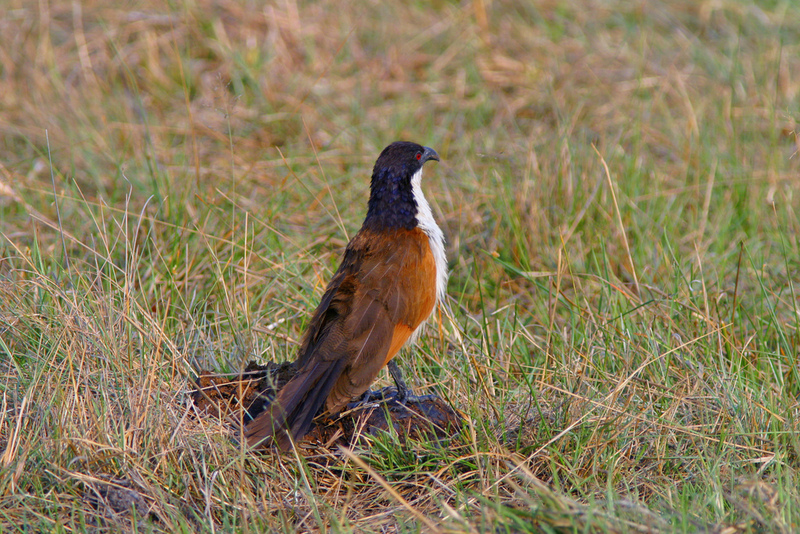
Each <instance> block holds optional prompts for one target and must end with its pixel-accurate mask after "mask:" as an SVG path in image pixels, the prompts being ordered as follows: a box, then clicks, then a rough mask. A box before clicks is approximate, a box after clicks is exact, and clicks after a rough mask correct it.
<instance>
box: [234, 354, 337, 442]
mask: <svg viewBox="0 0 800 534" xmlns="http://www.w3.org/2000/svg"><path fill="white" fill-rule="evenodd" d="M343 367H344V362H343V361H342V359H337V360H334V361H330V362H314V363H312V364H311V365H306V366H305V367H304V368H303V369H301V370H300V372H299V373H298V374H297V375H296V376H295V377H294V378H292V379H291V380H290V381H289V382H288V383H287V384H286V385H285V386H283V389H281V390H280V392H279V393H278V396H277V397H276V398H275V400H274V401H273V402H272V404H271V405H270V407H269V409H268V410H266V411H265V412H263V413H261V414H260V415H258V416H257V417H256V418H255V419H253V420H252V421H250V423H249V424H248V425H247V427H246V428H245V431H244V437H245V438H246V439H247V443H248V445H250V446H251V447H256V446H259V445H262V444H263V445H267V444H268V443H269V440H270V439H271V440H272V441H273V442H274V443H276V444H277V445H278V447H279V448H280V449H281V450H283V451H287V450H289V449H290V448H291V446H292V440H294V441H297V440H299V439H301V438H302V437H303V436H305V435H306V434H307V433H308V431H309V430H310V429H311V422H312V421H313V420H314V417H315V416H316V415H317V412H319V410H320V408H322V405H323V404H324V403H325V400H326V399H327V398H328V395H329V394H330V392H331V389H333V386H334V384H336V381H337V380H338V379H339V377H340V376H341V374H342V369H343ZM290 435H291V439H290Z"/></svg>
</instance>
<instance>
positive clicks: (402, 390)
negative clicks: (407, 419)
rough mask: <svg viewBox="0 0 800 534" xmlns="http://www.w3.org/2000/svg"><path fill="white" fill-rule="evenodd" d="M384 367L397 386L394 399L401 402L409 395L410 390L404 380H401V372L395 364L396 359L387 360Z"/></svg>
mask: <svg viewBox="0 0 800 534" xmlns="http://www.w3.org/2000/svg"><path fill="white" fill-rule="evenodd" d="M386 368H387V369H389V374H390V375H392V380H394V385H395V386H397V396H396V397H395V399H396V400H397V402H399V403H401V404H402V403H404V402H405V401H406V399H407V398H408V397H409V394H410V393H411V390H410V389H409V387H408V385H406V381H405V380H403V373H401V372H400V368H399V367H398V366H397V362H396V361H394V360H389V363H387V364H386Z"/></svg>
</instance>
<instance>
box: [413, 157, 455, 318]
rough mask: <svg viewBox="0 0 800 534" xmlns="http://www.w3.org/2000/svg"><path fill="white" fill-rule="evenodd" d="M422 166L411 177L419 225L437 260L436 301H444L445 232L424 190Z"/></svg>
mask: <svg viewBox="0 0 800 534" xmlns="http://www.w3.org/2000/svg"><path fill="white" fill-rule="evenodd" d="M421 184H422V168H420V169H419V170H418V171H417V172H416V173H414V176H412V177H411V190H412V192H413V194H414V200H415V201H416V203H417V226H418V228H419V229H420V230H422V231H423V232H425V235H427V236H428V240H429V241H430V245H431V251H432V252H433V259H434V260H435V261H436V302H437V303H438V302H442V301H444V296H445V293H446V291H447V256H445V253H444V234H443V233H442V229H441V228H439V225H438V224H436V221H435V220H434V218H433V213H431V206H430V204H428V200H427V199H426V198H425V194H424V193H423V192H422V185H421Z"/></svg>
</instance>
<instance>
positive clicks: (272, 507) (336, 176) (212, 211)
mask: <svg viewBox="0 0 800 534" xmlns="http://www.w3.org/2000/svg"><path fill="white" fill-rule="evenodd" d="M34 4H35V5H34ZM798 42H800V9H798V7H796V6H795V3H794V2H789V1H770V2H767V1H764V2H760V3H747V2H738V1H733V0H722V1H720V2H712V3H708V2H706V3H697V2H689V1H678V2H638V3H631V2H620V1H614V0H609V1H603V2H600V1H590V0H582V1H579V2H572V3H570V2H553V1H542V2H525V1H521V0H509V1H502V2H499V1H497V2H486V1H483V2H474V3H461V4H459V3H452V2H433V3H431V4H425V3H414V4H411V5H405V4H403V3H389V4H387V3H375V2H358V3H356V4H351V5H349V6H348V7H347V8H343V7H342V5H341V4H340V3H337V2H330V1H327V2H325V1H323V2H308V3H297V2H292V1H289V2H279V3H277V4H274V5H273V4H269V5H261V4H260V3H248V2H234V1H232V0H224V1H217V2H177V3H172V4H171V5H167V6H165V5H164V4H163V3H157V2H150V1H147V0H145V1H143V2H139V3H138V4H137V5H136V6H130V9H128V10H125V9H122V8H116V7H109V6H108V5H107V3H105V2H99V1H95V0H86V1H84V2H79V3H75V2H51V3H30V2H23V1H21V0H11V3H10V5H9V6H8V8H7V9H6V10H5V15H4V17H3V20H2V21H0V51H1V52H0V94H1V95H3V97H2V102H0V150H2V158H0V354H1V355H2V360H0V409H2V413H3V416H2V418H0V530H2V531H3V532H17V531H20V532H21V531H25V532H28V531H58V532H62V531H63V532H66V531H108V532H117V531H120V530H124V531H148V532H150V531H158V532H160V531H165V532H219V531H237V532H238V531H241V532H254V531H255V532H260V531H291V532H294V531H307V530H315V531H326V532H328V531H333V532H340V531H345V532H350V531H359V532H362V531H366V532H373V531H375V532H377V531H381V532H383V531H398V532H417V531H428V530H435V529H441V530H444V531H474V532H482V531H492V532H542V531H543V532H697V531H704V532H787V533H788V532H793V531H796V530H797V529H798V528H800V490H798V487H800V460H799V458H800V427H798V418H800V405H799V404H798V398H800V367H798V363H800V362H798V357H800V349H799V348H798V346H799V345H800V343H799V342H800V334H798V317H800V300H799V299H800V297H799V296H798V288H797V283H798V280H800V278H798V273H799V272H800V240H799V239H798V237H797V236H798V235H800V219H799V218H798V213H800V195H798V192H797V183H798V176H800V164H799V163H798V161H799V160H798V150H799V149H800V142H799V141H798V136H797V130H798V127H797V124H798V121H800V77H798V74H797V73H800V59H798V58H800V48H799V47H798V44H797V43H798ZM396 139H409V140H414V141H417V142H420V143H424V144H426V145H429V146H432V147H434V148H436V150H437V151H438V152H439V154H440V155H441V156H442V162H441V163H440V164H437V165H431V166H430V167H429V168H428V169H427V171H426V177H425V189H426V194H427V197H428V199H429V200H430V201H431V203H432V205H433V210H434V214H435V216H436V217H437V219H438V221H439V222H440V225H441V226H442V228H443V229H444V231H445V234H446V237H447V240H448V250H447V252H448V258H449V260H450V268H451V277H450V283H449V287H448V294H449V302H448V308H449V311H447V312H446V313H444V314H443V315H442V316H441V321H439V320H437V321H434V323H433V325H432V327H430V328H429V329H428V330H427V333H426V335H424V336H423V337H422V339H421V340H420V343H419V345H418V346H417V347H416V348H413V349H411V350H406V351H405V352H404V354H403V355H402V356H401V367H402V368H403V369H404V371H405V372H406V374H407V376H408V378H409V381H410V383H411V385H413V386H414V387H416V388H417V389H419V390H420V391H421V392H429V391H436V392H438V393H439V394H440V395H442V396H443V397H444V398H446V399H447V400H448V401H449V402H450V403H451V404H452V405H453V406H455V407H456V408H457V409H459V410H460V411H461V412H462V413H463V414H464V415H465V421H466V424H465V427H464V430H463V433H462V434H461V436H459V439H458V440H457V441H455V442H454V443H452V444H450V445H449V446H447V447H440V446H437V445H436V444H433V443H425V442H408V443H406V442H402V441H401V440H399V439H398V438H397V437H396V436H389V435H387V436H381V437H379V438H377V439H376V440H375V441H374V443H373V444H372V445H371V447H364V448H362V449H359V450H356V451H353V453H352V454H345V455H342V454H340V453H338V452H337V451H331V453H330V454H320V455H318V456H311V457H309V458H305V459H299V458H296V457H294V456H292V455H287V456H279V455H278V454H276V453H267V454H265V455H260V456H255V455H251V454H249V453H247V452H246V451H244V450H242V449H241V448H240V447H239V446H238V445H236V443H235V442H234V441H233V440H232V439H231V437H232V436H233V435H234V433H235V429H234V428H232V427H231V426H229V425H228V424H226V423H225V422H222V421H218V420H214V419H212V418H209V417H198V416H197V414H195V413H194V412H193V410H192V407H191V405H190V403H189V402H188V398H187V393H188V391H189V390H190V389H191V388H192V378H193V376H194V375H195V373H196V372H197V371H198V370H199V369H202V368H205V369H214V370H219V371H222V372H236V371H237V370H238V369H241V368H242V367H243V366H244V364H245V363H246V362H247V361H248V360H249V359H253V358H256V359H258V360H261V361H270V360H274V361H283V360H286V359H291V358H293V357H294V355H295V352H296V349H297V342H298V340H299V339H300V337H301V336H302V333H303V330H304V328H305V326H306V324H307V322H308V319H309V317H310V314H311V312H312V311H313V309H314V306H315V305H316V303H317V302H318V300H319V298H320V296H321V294H322V291H323V289H324V286H325V283H326V282H327V280H328V279H329V278H330V276H331V274H332V272H333V271H334V270H335V268H336V265H337V262H338V258H339V256H340V254H341V251H342V250H343V247H344V245H345V244H346V242H347V240H348V239H349V237H352V235H353V234H354V233H355V232H356V231H357V229H358V227H359V226H360V224H361V221H362V219H363V216H364V213H365V209H366V198H367V194H368V185H369V183H368V182H369V173H370V170H371V166H372V164H373V162H374V160H375V158H376V157H377V155H378V153H379V152H380V150H381V149H382V148H383V147H384V146H385V145H386V144H388V143H389V142H391V141H393V140H396ZM606 166H607V168H606ZM387 378H388V377H386V376H382V377H381V381H382V382H384V381H386V380H387ZM130 503H134V505H135V506H133V507H131V506H129V505H130Z"/></svg>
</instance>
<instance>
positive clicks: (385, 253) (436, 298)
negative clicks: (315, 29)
mask: <svg viewBox="0 0 800 534" xmlns="http://www.w3.org/2000/svg"><path fill="white" fill-rule="evenodd" d="M428 160H433V161H439V155H438V154H437V153H436V151H435V150H433V149H431V148H428V147H424V146H420V145H418V144H416V143H409V142H402V141H398V142H395V143H392V144H391V145H389V146H387V147H386V148H385V149H384V150H383V152H381V154H380V156H379V157H378V160H377V161H376V162H375V167H374V168H373V170H372V180H371V182H370V195H369V203H368V207H367V216H366V218H365V219H364V223H363V224H362V226H361V229H360V230H359V231H358V233H357V234H356V235H355V236H354V237H353V239H352V240H350V243H349V244H348V245H347V248H346V249H345V252H344V257H343V258H342V262H341V264H340V265H339V268H338V269H337V270H336V273H335V274H334V275H333V278H332V279H331V281H330V283H329V284H328V287H327V288H326V289H325V294H324V295H323V296H322V300H321V302H320V304H319V306H318V307H317V309H316V311H315V312H314V315H313V317H312V318H311V323H310V325H309V327H308V331H307V332H306V333H305V336H304V337H303V341H302V344H301V346H300V351H299V356H298V359H297V362H296V365H297V369H298V372H297V375H296V376H295V377H294V378H292V379H291V380H290V381H289V382H288V383H287V384H286V385H285V386H284V387H283V389H281V390H280V392H279V393H278V395H277V397H276V398H275V400H274V401H273V403H272V405H271V406H270V407H269V408H268V409H267V410H266V411H264V412H262V413H261V414H260V415H258V416H257V417H256V418H255V419H253V420H252V421H251V422H250V423H249V424H248V425H247V426H246V428H245V431H244V437H245V438H246V439H247V443H248V444H249V445H250V446H251V447H258V446H267V445H269V444H270V443H275V444H277V445H278V447H279V448H280V449H282V450H284V451H285V450H288V449H290V448H291V444H292V442H296V441H297V440H299V439H301V438H302V437H303V436H305V434H306V433H308V431H309V430H310V428H311V423H312V420H313V419H314V417H315V416H316V415H317V414H318V413H319V412H320V411H321V409H322V408H323V405H324V407H325V410H326V411H327V413H328V414H331V415H333V414H336V413H338V412H340V411H341V410H342V408H344V407H345V406H346V405H347V404H348V403H349V402H350V401H351V400H353V399H355V398H357V397H359V396H360V395H362V394H363V393H364V392H366V391H367V390H368V389H369V386H370V385H371V384H372V382H373V381H374V380H375V378H376V377H377V376H378V373H379V372H380V370H381V369H382V368H383V367H384V366H385V365H387V364H388V363H389V362H390V361H391V359H392V358H394V356H395V355H396V354H397V352H398V351H399V350H400V348H401V347H402V346H403V345H405V344H406V343H407V342H409V341H413V340H414V339H415V338H416V337H417V335H418V334H419V332H420V328H421V326H422V324H423V323H424V322H425V321H426V320H427V319H428V317H430V315H431V313H432V312H433V310H434V308H435V306H436V304H437V302H440V301H441V300H442V299H443V298H444V295H445V289H446V286H447V258H446V257H445V251H444V235H443V234H442V230H441V229H440V228H439V226H438V225H437V224H436V221H435V220H434V219H433V214H432V213H431V208H430V205H429V204H428V201H427V200H426V199H425V195H424V194H423V193H422V187H421V180H422V166H423V165H424V163H425V162H426V161H428ZM390 369H391V370H392V376H394V377H395V380H396V381H398V380H399V381H398V390H400V389H401V386H402V387H404V384H403V383H402V379H400V378H399V370H397V368H396V366H395V367H393V368H392V367H391V366H390ZM400 393H401V394H405V391H404V390H403V391H400Z"/></svg>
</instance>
